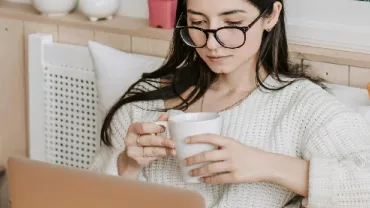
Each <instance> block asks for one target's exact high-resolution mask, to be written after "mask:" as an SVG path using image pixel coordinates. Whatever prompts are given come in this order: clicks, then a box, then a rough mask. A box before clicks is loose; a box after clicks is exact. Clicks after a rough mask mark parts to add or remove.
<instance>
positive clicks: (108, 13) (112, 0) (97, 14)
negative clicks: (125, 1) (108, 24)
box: [79, 0, 121, 22]
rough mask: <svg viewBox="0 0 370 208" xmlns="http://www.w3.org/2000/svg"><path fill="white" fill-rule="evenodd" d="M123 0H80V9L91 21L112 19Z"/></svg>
mask: <svg viewBox="0 0 370 208" xmlns="http://www.w3.org/2000/svg"><path fill="white" fill-rule="evenodd" d="M120 3H121V0H80V2H79V9H80V11H81V12H82V13H83V14H84V15H86V16H87V17H88V18H89V19H90V21H93V22H96V21H98V20H99V19H107V20H110V19H112V18H113V16H114V15H115V14H116V12H117V11H118V9H119V7H120Z"/></svg>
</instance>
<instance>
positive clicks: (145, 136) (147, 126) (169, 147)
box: [124, 115, 176, 167]
mask: <svg viewBox="0 0 370 208" xmlns="http://www.w3.org/2000/svg"><path fill="white" fill-rule="evenodd" d="M166 120H168V116H167V115H161V116H160V118H159V121H166ZM164 131H165V129H164V128H163V127H162V126H160V125H157V124H155V123H134V124H132V125H131V126H130V127H129V129H128V132H127V136H126V138H125V139H124V141H125V145H126V150H125V153H126V155H127V156H128V158H129V159H132V160H133V161H134V162H136V163H137V164H138V165H139V166H140V167H145V166H147V165H148V164H150V162H152V161H154V160H157V159H159V158H162V157H166V156H175V155H176V151H175V149H174V148H175V144H174V142H173V141H172V140H171V139H166V138H163V137H161V136H157V135H155V134H158V133H162V132H164Z"/></svg>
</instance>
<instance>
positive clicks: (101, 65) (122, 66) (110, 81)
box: [88, 41, 164, 116]
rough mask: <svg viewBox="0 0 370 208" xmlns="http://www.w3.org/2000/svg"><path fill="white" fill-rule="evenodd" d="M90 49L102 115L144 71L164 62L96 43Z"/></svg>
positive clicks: (89, 44)
mask: <svg viewBox="0 0 370 208" xmlns="http://www.w3.org/2000/svg"><path fill="white" fill-rule="evenodd" d="M88 48H89V51H90V54H91V58H92V61H93V64H94V68H95V74H96V86H97V92H98V97H99V103H98V105H99V114H100V115H101V116H104V115H105V114H106V113H107V112H108V110H109V109H110V108H111V106H112V105H113V104H114V103H115V102H116V101H117V100H118V98H119V97H121V96H122V95H123V94H124V93H125V92H126V91H127V89H128V88H129V87H130V85H131V84H133V83H134V82H136V81H137V80H138V79H139V78H140V77H141V75H142V74H143V73H144V72H152V71H154V70H156V69H158V68H159V67H160V66H161V65H162V64H163V62H164V58H159V57H154V56H146V55H140V54H134V53H128V52H124V51H120V50H118V49H115V48H112V47H109V46H106V45H103V44H100V43H97V42H94V41H89V42H88Z"/></svg>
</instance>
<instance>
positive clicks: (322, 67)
mask: <svg viewBox="0 0 370 208" xmlns="http://www.w3.org/2000/svg"><path fill="white" fill-rule="evenodd" d="M303 64H304V65H306V64H308V66H309V68H308V72H310V73H311V74H313V75H316V76H319V77H321V78H323V79H325V81H327V82H330V83H334V84H340V85H349V66H346V65H336V64H330V63H324V62H315V61H307V60H304V61H303Z"/></svg>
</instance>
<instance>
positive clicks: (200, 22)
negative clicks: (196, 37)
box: [191, 21, 204, 25]
mask: <svg viewBox="0 0 370 208" xmlns="http://www.w3.org/2000/svg"><path fill="white" fill-rule="evenodd" d="M203 22H204V21H191V25H200V24H202V23H203Z"/></svg>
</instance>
